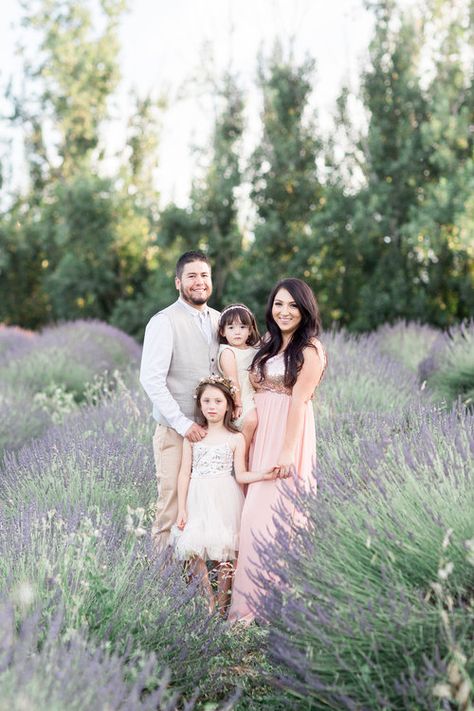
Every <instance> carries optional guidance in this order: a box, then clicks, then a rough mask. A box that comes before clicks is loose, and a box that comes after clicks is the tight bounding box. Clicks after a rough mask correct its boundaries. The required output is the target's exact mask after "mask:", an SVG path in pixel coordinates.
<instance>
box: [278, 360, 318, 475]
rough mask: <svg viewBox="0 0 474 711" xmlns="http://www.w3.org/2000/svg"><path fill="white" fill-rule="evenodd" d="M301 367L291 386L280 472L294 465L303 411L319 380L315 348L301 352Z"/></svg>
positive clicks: (301, 428)
mask: <svg viewBox="0 0 474 711" xmlns="http://www.w3.org/2000/svg"><path fill="white" fill-rule="evenodd" d="M303 357H304V360H303V366H302V368H301V370H300V372H299V373H298V377H297V380H296V383H295V384H294V386H293V392H292V395H291V402H290V409H289V411H288V419H287V421H286V432H285V439H284V440H283V447H282V449H281V452H280V456H279V458H278V466H279V467H280V470H281V471H284V472H286V471H288V470H290V469H291V465H292V464H294V460H295V454H296V447H297V445H298V442H299V440H300V438H301V436H302V433H303V424H304V411H305V407H306V403H307V402H308V400H310V399H311V396H312V395H313V392H314V389H315V388H316V386H317V384H318V383H319V381H320V379H321V375H322V372H323V366H324V364H323V362H322V360H321V357H320V355H319V353H318V351H317V350H316V346H314V347H313V346H308V347H307V348H305V349H304V351H303Z"/></svg>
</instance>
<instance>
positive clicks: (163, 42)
mask: <svg viewBox="0 0 474 711" xmlns="http://www.w3.org/2000/svg"><path fill="white" fill-rule="evenodd" d="M129 6H130V10H129V12H128V13H127V14H126V15H125V17H124V19H123V21H122V24H121V31H120V39H121V44H122V51H121V60H120V61H121V70H122V76H123V80H122V85H121V91H120V100H119V107H121V109H122V110H123V111H124V113H125V112H126V109H127V106H126V102H127V96H128V91H129V90H130V89H131V88H132V87H133V88H136V89H138V90H139V91H140V92H141V93H145V92H148V91H150V90H151V91H153V92H156V95H158V94H160V93H162V92H166V94H167V95H168V97H169V99H170V107H169V109H168V110H167V111H166V113H164V115H163V126H162V134H161V144H160V159H159V166H158V169H157V172H156V181H157V187H158V189H159V190H160V192H161V194H162V202H163V203H166V202H167V201H168V200H170V199H175V200H177V201H178V203H180V204H183V203H184V202H185V199H186V196H187V193H188V190H189V185H190V180H191V177H192V172H193V159H192V152H191V150H190V146H191V144H193V143H194V144H205V142H206V139H207V137H208V135H209V131H210V129H211V128H212V119H211V116H210V112H209V104H206V101H205V100H204V98H203V97H199V96H196V95H194V96H193V93H194V94H196V92H194V91H193V86H194V85H193V84H192V83H191V85H188V87H187V91H188V93H189V94H190V96H188V98H179V96H180V95H181V96H182V95H183V85H184V83H185V82H186V81H187V80H189V79H191V78H192V77H193V76H196V75H197V74H198V72H199V68H200V66H201V65H202V61H203V59H202V57H203V46H204V44H205V43H208V45H209V46H210V47H211V48H212V53H213V55H214V58H215V67H216V70H217V71H218V72H220V71H222V70H224V69H225V68H226V67H228V66H231V67H232V68H233V70H234V71H235V72H237V74H238V76H239V78H240V81H241V83H242V86H243V87H244V89H245V90H246V92H247V95H248V108H247V120H248V125H249V129H250V130H249V136H250V141H251V140H252V137H253V136H256V127H257V126H258V109H259V107H258V100H257V94H256V92H255V89H254V88H253V87H254V79H255V70H256V57H257V53H258V51H259V49H260V48H262V47H263V49H264V51H267V52H268V51H269V50H270V49H271V47H272V45H273V42H274V40H275V38H277V37H280V38H283V40H284V41H288V40H289V38H290V37H294V49H295V54H296V56H297V57H298V58H303V56H304V55H305V53H307V52H309V53H310V54H311V55H312V56H313V57H314V58H315V59H316V62H317V82H316V88H315V95H314V102H315V105H316V106H317V108H318V112H319V117H320V124H321V125H322V126H323V127H324V126H327V125H328V123H329V116H330V115H331V113H332V111H333V106H334V101H335V98H336V96H337V94H338V91H339V89H340V87H341V84H342V83H343V82H345V83H348V84H349V85H351V86H352V87H355V86H356V83H357V77H358V75H359V72H360V66H361V63H362V62H363V60H364V58H365V55H366V51H367V47H368V42H369V39H370V33H371V29H372V20H371V17H370V15H369V14H368V13H367V12H366V11H365V10H364V7H363V3H362V0H173V2H170V0H166V1H165V0H129ZM19 16H20V7H19V2H17V0H2V12H1V17H0V71H1V74H0V79H1V81H2V84H5V81H6V79H7V77H8V76H9V74H10V73H11V72H15V71H17V72H18V62H17V60H15V59H14V57H13V53H14V46H15V41H16V40H17V39H18V36H19V33H20V29H19V26H18V20H19ZM119 113H120V108H119ZM110 139H111V141H112V143H113V142H114V141H115V143H116V145H119V144H120V141H121V140H122V136H121V133H120V128H119V126H117V128H116V129H115V130H114V131H112V132H111V134H110Z"/></svg>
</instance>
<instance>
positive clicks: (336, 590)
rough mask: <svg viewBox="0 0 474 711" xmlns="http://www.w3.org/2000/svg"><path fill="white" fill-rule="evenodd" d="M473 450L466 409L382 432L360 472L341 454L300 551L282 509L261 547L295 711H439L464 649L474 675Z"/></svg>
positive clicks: (266, 612) (309, 514) (265, 608)
mask: <svg viewBox="0 0 474 711" xmlns="http://www.w3.org/2000/svg"><path fill="white" fill-rule="evenodd" d="M339 438H340V439H342V440H344V439H345V435H344V433H341V434H340V435H339ZM350 446H351V443H350V441H349V440H348V439H345V441H342V442H341V446H340V449H341V450H343V449H344V447H346V448H350ZM473 448H474V429H473V418H469V417H468V418H466V419H464V420H463V419H461V417H460V416H459V413H456V412H453V413H451V414H449V415H447V414H442V413H438V414H431V415H429V416H428V415H427V414H426V413H421V416H420V418H419V420H418V423H415V422H412V427H411V428H410V429H409V430H404V431H400V432H399V433H398V434H397V435H396V436H393V437H391V438H390V439H386V437H385V436H382V437H381V438H380V439H378V438H377V437H375V438H374V437H373V436H372V442H370V441H368V440H367V442H365V443H360V444H359V448H358V452H357V453H356V454H355V455H354V457H353V459H352V461H351V462H350V466H349V467H348V466H341V462H340V458H336V457H335V458H334V461H333V462H331V461H330V459H331V456H333V455H334V452H336V451H337V450H336V447H333V448H330V449H329V450H328V454H327V456H326V458H325V460H324V461H321V462H320V466H319V473H318V479H319V483H320V490H319V493H318V496H317V498H316V499H314V500H311V499H308V498H307V497H304V496H303V495H300V496H299V497H297V498H296V500H295V504H296V506H297V508H298V509H299V511H300V513H301V514H302V516H303V517H304V520H305V522H306V524H305V526H304V527H301V528H300V529H299V530H297V531H296V533H295V535H294V536H292V538H291V545H289V543H288V528H287V525H285V521H284V519H283V518H282V517H281V512H280V518H279V519H278V522H279V523H278V533H277V536H276V540H275V541H274V542H273V544H269V543H268V542H264V541H263V542H262V541H260V543H259V545H258V550H259V555H260V568H261V569H262V570H267V571H268V572H269V578H270V580H269V579H268V578H267V577H266V576H265V575H264V574H262V573H261V574H260V576H259V578H258V583H259V585H260V586H261V594H260V595H259V598H258V599H257V600H254V603H253V604H254V607H255V609H256V612H257V615H258V617H259V618H260V620H262V621H263V622H266V623H268V625H269V649H270V655H271V659H272V660H273V662H274V663H275V664H279V665H282V666H284V667H285V670H284V672H283V673H281V674H280V675H279V676H278V677H277V678H276V679H275V683H276V684H277V685H278V686H279V687H282V688H283V689H285V690H287V691H290V692H291V693H292V694H293V697H294V700H295V706H294V708H301V709H325V708H332V709H338V710H341V709H354V710H355V709H362V708H363V709H373V710H374V711H375V710H377V711H379V710H380V709H386V711H392V710H393V711H395V710H396V709H405V708H410V709H423V710H425V709H427V710H428V709H433V711H434V710H435V709H440V708H448V707H447V706H440V703H441V702H440V698H439V694H438V692H439V689H440V688H441V689H442V688H443V686H442V685H443V683H444V682H445V680H446V679H447V678H448V676H449V673H450V672H449V670H450V668H452V667H450V666H449V665H450V663H451V662H452V661H453V657H454V655H455V654H456V653H457V652H456V650H458V651H464V655H465V668H464V671H463V673H464V674H466V675H469V674H470V675H471V676H472V675H473V674H474V659H473V658H472V656H469V655H470V654H471V652H472V640H471V636H472V621H473V605H474V600H473V587H474V567H473V566H472V565H471V564H470V563H469V560H468V557H469V555H471V557H472V551H471V553H470V552H469V551H470V547H472V545H474V544H473V539H474V528H473V520H472V511H473V507H474V486H473V479H474V470H473V466H472V461H473V460H472V452H473V451H474V449H473ZM361 454H364V456H363V457H361V456H360V455H361ZM471 562H472V561H471ZM446 615H448V626H449V634H448V633H447V626H446ZM443 620H444V621H443ZM439 685H441V686H439ZM436 694H437V695H436ZM453 698H454V697H453Z"/></svg>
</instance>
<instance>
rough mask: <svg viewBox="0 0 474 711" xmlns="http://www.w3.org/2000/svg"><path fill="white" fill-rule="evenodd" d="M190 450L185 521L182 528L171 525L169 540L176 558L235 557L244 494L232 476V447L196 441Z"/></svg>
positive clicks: (226, 558) (226, 444) (237, 547)
mask: <svg viewBox="0 0 474 711" xmlns="http://www.w3.org/2000/svg"><path fill="white" fill-rule="evenodd" d="M192 450H193V451H192V470H191V479H190V481H189V488H188V499H187V512H188V520H187V522H186V525H185V527H184V529H183V530H182V531H181V530H180V529H179V528H178V527H177V526H176V525H175V526H173V527H172V529H171V539H170V543H171V545H174V548H175V555H176V558H178V560H189V558H192V557H193V556H199V557H200V558H203V559H204V560H218V561H224V560H234V559H235V557H236V551H238V549H239V533H240V517H241V514H242V507H243V505H244V495H243V493H242V490H241V488H240V486H239V485H238V484H237V482H236V480H235V478H234V476H233V475H232V469H233V459H234V456H233V451H232V448H231V446H230V444H228V443H227V442H226V443H223V444H206V443H205V442H195V443H194V444H193V445H192Z"/></svg>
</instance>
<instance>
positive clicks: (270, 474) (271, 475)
mask: <svg viewBox="0 0 474 711" xmlns="http://www.w3.org/2000/svg"><path fill="white" fill-rule="evenodd" d="M262 479H263V481H273V479H278V467H273V468H272V469H268V471H266V472H263V473H262Z"/></svg>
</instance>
